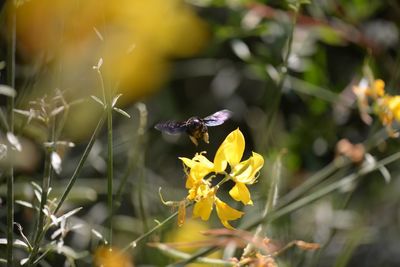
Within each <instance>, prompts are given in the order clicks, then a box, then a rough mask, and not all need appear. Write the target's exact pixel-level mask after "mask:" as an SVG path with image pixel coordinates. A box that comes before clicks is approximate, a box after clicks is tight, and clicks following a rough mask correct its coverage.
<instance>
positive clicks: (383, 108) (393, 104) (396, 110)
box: [376, 95, 400, 135]
mask: <svg viewBox="0 0 400 267" xmlns="http://www.w3.org/2000/svg"><path fill="white" fill-rule="evenodd" d="M376 109H377V113H378V116H379V118H380V120H381V122H382V124H383V125H384V126H386V128H387V129H388V132H389V134H390V135H394V132H393V129H392V123H393V122H394V120H396V121H398V122H400V96H398V95H396V96H390V95H386V96H384V97H382V98H381V99H380V100H379V101H378V102H377V108H376Z"/></svg>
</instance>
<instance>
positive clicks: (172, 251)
mask: <svg viewBox="0 0 400 267" xmlns="http://www.w3.org/2000/svg"><path fill="white" fill-rule="evenodd" d="M150 246H151V247H155V248H158V249H159V250H161V251H162V252H164V253H165V254H166V255H168V256H170V257H173V258H179V259H189V258H190V257H191V256H192V255H191V254H188V253H184V252H182V251H179V250H177V249H174V248H172V247H170V246H168V245H166V244H162V243H152V244H150ZM195 262H197V263H204V264H211V265H212V266H235V265H236V263H234V262H230V261H225V260H220V259H211V258H205V257H198V258H196V261H195ZM167 266H168V267H172V266H182V265H181V264H180V263H179V264H174V263H173V264H170V265H167Z"/></svg>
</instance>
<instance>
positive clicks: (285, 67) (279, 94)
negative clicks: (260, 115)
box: [266, 3, 301, 138]
mask: <svg viewBox="0 0 400 267" xmlns="http://www.w3.org/2000/svg"><path fill="white" fill-rule="evenodd" d="M300 6H301V4H300V3H298V4H296V8H295V10H294V13H293V16H292V21H291V23H290V29H289V35H288V39H287V42H286V51H285V55H284V57H283V62H282V66H281V67H280V70H279V80H278V82H277V89H276V92H275V93H274V96H273V97H272V99H273V102H272V107H271V112H270V114H269V117H268V118H267V121H269V122H270V123H269V125H268V127H267V131H266V132H267V134H266V136H267V138H268V137H269V136H270V133H271V130H272V129H273V128H274V125H275V120H276V114H277V112H278V108H279V105H280V102H281V98H282V90H283V86H284V84H285V80H286V76H287V72H288V67H289V57H290V54H291V52H292V43H293V34H294V29H295V27H296V23H297V17H298V14H299V10H300ZM266 106H268V104H267V103H266Z"/></svg>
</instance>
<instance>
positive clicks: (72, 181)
mask: <svg viewBox="0 0 400 267" xmlns="http://www.w3.org/2000/svg"><path fill="white" fill-rule="evenodd" d="M104 120H105V116H104V113H103V114H102V116H101V118H100V120H99V122H98V123H97V126H96V128H95V129H94V131H93V133H92V136H91V137H90V140H89V142H88V144H87V145H86V148H85V151H84V152H83V154H82V157H81V159H80V160H79V162H78V165H77V166H76V169H75V171H74V173H73V174H72V176H71V178H70V179H69V182H68V185H67V187H66V188H65V190H64V193H63V194H62V196H61V199H60V201H59V202H58V204H57V207H56V208H55V210H54V213H57V212H58V211H59V210H60V208H61V206H62V204H63V203H64V201H65V199H66V198H67V196H68V194H69V192H70V191H71V189H72V187H73V186H74V184H75V182H76V179H77V178H78V175H79V174H80V172H81V170H82V167H83V164H84V163H85V162H86V159H87V157H88V156H89V153H90V151H91V150H92V147H93V144H94V141H95V140H96V137H97V135H98V134H99V132H100V129H101V127H102V126H103V123H104Z"/></svg>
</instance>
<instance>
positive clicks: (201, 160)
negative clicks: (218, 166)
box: [193, 154, 214, 170]
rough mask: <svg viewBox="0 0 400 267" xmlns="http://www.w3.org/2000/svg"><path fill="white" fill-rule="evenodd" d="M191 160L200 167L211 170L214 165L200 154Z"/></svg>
mask: <svg viewBox="0 0 400 267" xmlns="http://www.w3.org/2000/svg"><path fill="white" fill-rule="evenodd" d="M193 160H195V161H197V162H198V163H199V164H200V165H202V166H204V168H207V169H210V170H212V169H213V168H214V163H212V162H211V161H209V160H208V159H207V158H206V157H205V156H203V155H202V154H196V155H195V156H194V158H193Z"/></svg>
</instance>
